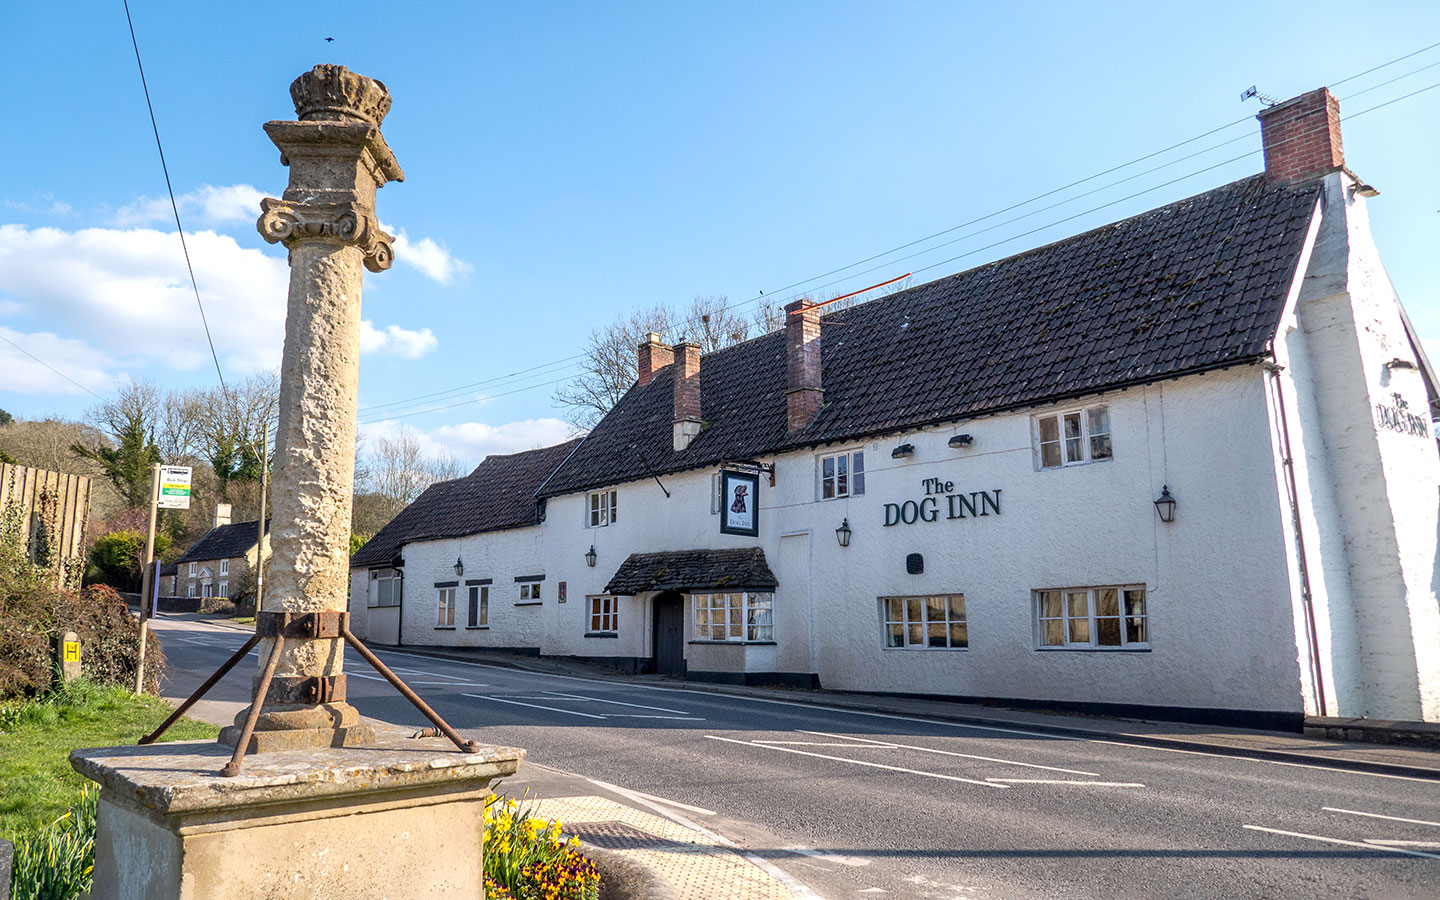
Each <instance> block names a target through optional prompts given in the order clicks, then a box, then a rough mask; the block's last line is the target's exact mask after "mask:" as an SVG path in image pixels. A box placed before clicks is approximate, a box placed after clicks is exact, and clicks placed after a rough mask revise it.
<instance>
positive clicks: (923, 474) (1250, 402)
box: [542, 366, 1302, 712]
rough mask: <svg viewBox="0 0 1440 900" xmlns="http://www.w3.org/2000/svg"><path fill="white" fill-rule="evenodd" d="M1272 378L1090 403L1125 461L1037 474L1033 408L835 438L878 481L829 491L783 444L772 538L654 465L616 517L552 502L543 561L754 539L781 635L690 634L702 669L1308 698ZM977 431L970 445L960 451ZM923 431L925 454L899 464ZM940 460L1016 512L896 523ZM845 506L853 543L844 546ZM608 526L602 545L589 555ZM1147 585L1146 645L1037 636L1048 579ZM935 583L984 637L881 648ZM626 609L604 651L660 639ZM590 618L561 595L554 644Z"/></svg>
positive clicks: (582, 569) (577, 634)
mask: <svg viewBox="0 0 1440 900" xmlns="http://www.w3.org/2000/svg"><path fill="white" fill-rule="evenodd" d="M1264 378H1265V376H1264V373H1263V371H1262V370H1261V369H1260V368H1258V367H1253V366H1250V367H1245V368H1241V369H1234V370H1228V371H1224V372H1216V373H1211V374H1206V375H1199V376H1191V377H1187V378H1185V379H1181V380H1177V381H1171V382H1166V383H1164V384H1158V385H1152V386H1149V387H1145V388H1138V389H1135V390H1130V391H1122V392H1114V393H1111V394H1107V395H1104V396H1103V397H1098V398H1089V399H1087V400H1085V401H1084V404H1083V405H1088V404H1090V403H1094V402H1105V403H1107V404H1108V405H1109V409H1110V416H1111V427H1112V435H1113V442H1114V447H1115V458H1114V459H1113V460H1109V461H1103V462H1096V463H1090V464H1086V465H1079V466H1073V467H1068V468H1064V469H1059V470H1044V471H1037V470H1036V467H1035V457H1034V450H1033V441H1032V439H1031V431H1030V429H1031V419H1032V416H1031V414H1030V413H1028V412H1027V413H1019V414H1011V415H1003V416H995V417H990V418H985V419H980V420H976V421H972V422H968V423H963V424H960V425H956V426H952V427H945V428H941V429H934V430H929V431H926V432H919V433H917V432H910V433H907V434H905V435H897V436H894V437H889V438H885V439H884V440H879V441H867V442H864V443H863V444H862V443H856V444H851V445H836V446H835V447H832V448H828V449H827V450H826V451H824V452H825V453H831V452H835V451H837V450H841V449H851V448H862V447H863V449H864V450H865V454H866V468H867V475H866V480H867V483H866V494H865V495H864V496H862V497H855V498H850V499H842V500H830V501H817V499H816V498H817V496H818V494H817V484H818V460H819V457H820V456H821V455H823V454H822V453H821V452H818V451H817V452H804V453H795V454H788V455H786V456H784V457H782V458H780V459H779V460H777V461H776V462H777V485H776V487H774V488H770V487H769V486H768V484H766V483H765V481H764V479H763V478H762V485H761V491H760V498H761V500H760V503H761V513H760V515H761V526H760V530H761V536H760V538H759V539H758V541H757V540H755V539H751V538H744V537H738V536H730V535H722V534H720V533H719V521H718V516H714V515H711V514H710V509H711V502H710V490H711V475H712V474H713V471H714V470H708V471H704V472H692V473H683V474H680V475H673V476H662V481H664V482H665V486H666V487H667V488H668V489H669V490H670V492H671V495H672V496H671V497H670V498H668V499H666V498H665V497H664V495H663V494H662V493H661V490H660V488H659V486H657V485H656V484H655V482H654V481H653V480H652V481H649V482H643V481H640V482H632V483H627V484H624V485H620V486H618V488H617V490H618V491H619V515H618V521H617V522H616V524H614V525H611V526H608V527H605V528H598V529H587V528H585V527H583V522H584V505H585V498H584V497H583V496H581V495H574V496H567V497H561V498H555V499H552V500H551V501H550V504H549V517H548V519H547V521H546V523H545V556H546V559H547V561H548V566H549V568H550V571H552V572H553V573H554V575H553V577H555V578H563V579H567V580H568V581H569V583H570V585H571V590H572V594H573V595H579V594H582V593H593V592H598V591H600V590H601V589H602V588H603V586H604V584H605V581H606V579H608V577H609V576H610V575H611V574H612V573H613V572H614V571H615V569H616V568H617V567H618V566H619V564H620V563H621V562H622V561H623V560H624V559H625V557H626V556H627V555H628V554H629V553H631V552H643V551H656V550H681V549H692V548H724V547H745V546H753V545H755V544H756V543H758V544H759V546H761V547H763V548H764V550H765V553H766V556H767V558H768V559H769V561H770V565H771V567H772V568H773V569H774V570H775V572H776V575H777V577H778V578H779V580H780V582H781V585H780V588H779V589H778V591H777V592H776V599H775V636H776V641H777V646H776V647H771V648H756V647H752V648H745V647H738V646H737V647H728V646H716V645H709V644H703V645H702V644H691V645H688V646H687V658H688V660H689V668H690V669H691V670H692V671H695V670H702V671H731V672H742V671H761V670H762V669H760V668H757V665H759V664H769V662H770V658H771V657H773V670H772V671H778V672H785V673H808V672H818V674H819V675H820V678H821V681H822V683H823V684H824V685H825V686H826V687H831V688H839V689H850V690H878V691H897V692H915V693H934V694H950V695H967V696H994V697H1016V698H1046V699H1057V700H1075V701H1093V702H1110V703H1127V704H1151V705H1177V706H1192V707H1221V708H1233V709H1252V710H1274V711H1288V712H1295V711H1299V710H1300V709H1301V703H1302V700H1301V691H1300V680H1299V678H1300V676H1299V659H1298V656H1297V651H1296V645H1295V638H1294V632H1293V624H1292V613H1291V605H1290V603H1291V584H1290V575H1289V571H1288V568H1287V559H1286V550H1285V532H1284V529H1283V527H1282V513H1283V512H1284V510H1283V509H1282V506H1281V503H1280V499H1279V497H1278V495H1277V493H1276V488H1275V475H1274V461H1273V451H1272V446H1271V441H1270V436H1269V431H1268V429H1269V426H1268V422H1267V405H1266V393H1265V381H1264ZM1073 405H1082V404H1073ZM1073 405H1067V406H1065V407H1055V408H1056V409H1062V408H1070V407H1071V406H1073ZM1046 411H1048V410H1044V409H1038V410H1035V412H1036V413H1043V412H1046ZM961 432H967V433H970V434H972V435H974V436H975V444H974V446H973V447H972V448H971V449H968V450H957V449H953V448H951V447H949V446H947V443H946V442H947V441H948V439H949V438H950V437H951V436H952V435H953V434H956V433H961ZM906 442H908V443H912V444H914V445H915V454H914V456H913V457H912V458H910V459H902V460H895V459H891V457H890V450H891V449H893V448H894V447H895V446H896V445H898V444H901V443H906ZM931 477H933V478H941V479H944V480H947V481H952V482H954V484H955V490H956V491H957V492H966V493H968V492H970V491H980V490H995V489H999V490H1000V491H1001V514H1000V515H998V516H997V515H993V514H992V515H990V516H986V517H983V518H975V519H971V518H967V519H964V520H958V521H948V520H946V519H945V517H944V506H943V503H942V504H941V510H942V511H941V516H940V519H939V520H938V521H936V522H932V523H925V522H917V523H916V524H913V525H896V526H892V527H885V526H884V524H883V523H884V504H885V503H886V502H896V503H898V502H903V501H904V500H907V499H919V498H920V497H921V496H922V495H923V489H922V485H921V482H922V480H923V479H925V478H931ZM1164 484H1168V485H1169V486H1170V489H1171V491H1172V493H1173V494H1174V495H1175V496H1176V498H1177V499H1178V500H1179V503H1180V506H1179V513H1178V516H1177V520H1176V522H1174V523H1173V524H1170V525H1165V524H1163V523H1161V522H1160V520H1159V518H1158V517H1157V515H1156V512H1155V508H1154V505H1153V500H1154V499H1155V497H1156V496H1158V495H1159V493H1160V489H1161V486H1162V485H1164ZM845 518H848V519H849V521H850V526H851V528H852V529H853V538H852V542H851V546H850V547H849V548H847V549H841V548H840V546H839V543H838V541H837V540H836V537H835V528H836V527H838V526H839V525H840V523H841V521H842V519H845ZM592 542H593V544H594V546H595V548H596V554H597V556H598V557H599V562H598V564H597V566H596V567H595V568H594V569H588V568H587V567H586V566H585V563H584V553H585V550H586V549H588V547H589V546H590V545H591V544H592ZM911 552H920V553H923V554H924V556H925V572H924V574H923V575H918V576H916V575H907V574H906V572H905V565H904V562H905V555H906V554H907V553H911ZM1134 583H1140V584H1145V585H1146V587H1147V589H1148V591H1149V611H1150V616H1151V620H1150V627H1151V630H1152V635H1153V637H1152V642H1151V649H1150V650H1149V651H1117V650H1037V649H1036V638H1035V624H1034V614H1033V601H1032V599H1031V591H1032V590H1033V589H1038V588H1058V587H1070V586H1094V585H1113V584H1134ZM577 588H578V589H577ZM938 593H964V594H965V596H966V601H967V613H968V618H969V623H970V648H969V649H968V650H963V651H954V650H929V649H925V650H917V649H904V650H887V649H884V647H883V640H882V632H881V622H880V613H879V606H878V600H877V598H878V597H881V596H886V595H921V594H938ZM628 604H629V605H628V606H622V608H621V611H622V619H621V624H620V632H621V634H620V638H619V640H618V641H610V642H608V643H610V644H618V647H617V649H616V650H615V651H608V652H606V653H605V654H604V655H616V654H624V655H634V656H648V655H649V654H650V652H651V651H650V649H649V648H650V646H651V644H650V641H651V640H652V637H651V635H650V633H649V631H650V624H649V621H648V609H647V608H646V604H645V598H639V599H637V600H633V601H628ZM686 617H687V634H688V633H690V627H691V626H690V617H691V611H690V610H688V609H687V611H686ZM584 630H585V624H584V620H583V616H582V615H580V610H578V609H576V608H574V607H569V608H562V607H554V608H550V609H548V610H547V623H546V629H545V634H544V639H543V643H542V652H544V653H553V654H576V655H592V654H595V653H596V651H594V650H592V649H591V647H592V646H593V639H586V638H584V637H583V634H584ZM757 657H765V661H764V663H761V662H760V660H759V659H757Z"/></svg>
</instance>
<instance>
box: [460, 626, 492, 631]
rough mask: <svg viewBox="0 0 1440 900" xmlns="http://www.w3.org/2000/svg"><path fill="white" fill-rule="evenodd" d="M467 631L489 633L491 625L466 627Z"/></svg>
mask: <svg viewBox="0 0 1440 900" xmlns="http://www.w3.org/2000/svg"><path fill="white" fill-rule="evenodd" d="M465 630H466V631H489V630H490V626H489V625H466V626H465Z"/></svg>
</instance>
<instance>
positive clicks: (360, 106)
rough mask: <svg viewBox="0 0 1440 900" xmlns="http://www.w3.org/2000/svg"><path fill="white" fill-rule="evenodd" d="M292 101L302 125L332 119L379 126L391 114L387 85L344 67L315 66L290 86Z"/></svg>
mask: <svg viewBox="0 0 1440 900" xmlns="http://www.w3.org/2000/svg"><path fill="white" fill-rule="evenodd" d="M290 98H291V99H292V100H294V101H295V114H296V115H298V116H299V117H300V120H301V121H302V122H309V121H314V120H326V119H330V120H334V121H342V122H343V121H361V122H370V123H372V124H374V125H379V124H380V123H381V122H383V121H384V120H385V114H386V113H388V112H389V111H390V91H389V90H388V89H386V87H385V82H383V81H380V80H378V79H375V78H367V77H365V76H364V75H360V74H357V73H355V72H352V71H350V70H349V69H347V68H345V67H344V66H336V65H328V64H322V65H318V66H316V67H315V68H313V69H311V70H310V71H308V72H306V73H305V74H304V75H301V76H300V77H299V78H297V79H295V82H294V83H293V84H291V85H290Z"/></svg>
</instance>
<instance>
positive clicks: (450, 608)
mask: <svg viewBox="0 0 1440 900" xmlns="http://www.w3.org/2000/svg"><path fill="white" fill-rule="evenodd" d="M435 627H436V628H454V627H455V587H454V586H453V585H452V586H451V587H437V588H436V589H435Z"/></svg>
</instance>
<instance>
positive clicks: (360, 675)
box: [236, 672, 385, 740]
mask: <svg viewBox="0 0 1440 900" xmlns="http://www.w3.org/2000/svg"><path fill="white" fill-rule="evenodd" d="M345 674H346V675H348V676H350V677H351V678H363V679H365V680H366V681H384V680H385V679H384V678H381V677H380V676H379V675H366V674H365V673H364V672H346V673H345ZM236 740H239V738H236Z"/></svg>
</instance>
